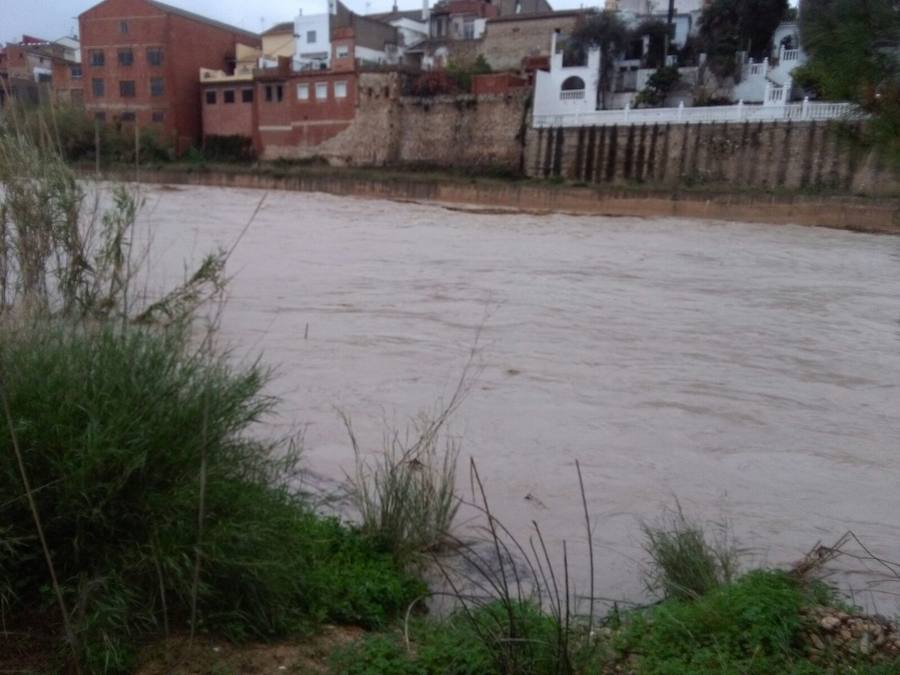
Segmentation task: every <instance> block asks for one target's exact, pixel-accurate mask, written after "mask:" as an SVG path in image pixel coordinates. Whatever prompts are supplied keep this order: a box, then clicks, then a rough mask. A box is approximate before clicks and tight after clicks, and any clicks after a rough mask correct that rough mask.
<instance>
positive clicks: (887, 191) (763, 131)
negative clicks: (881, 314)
mask: <svg viewBox="0 0 900 675" xmlns="http://www.w3.org/2000/svg"><path fill="white" fill-rule="evenodd" d="M858 130H859V127H857V128H856V131H858ZM851 131H852V129H851ZM846 132H847V129H846V127H841V126H839V125H837V124H834V123H823V122H799V123H795V122H786V123H777V122H776V123H773V122H767V123H764V122H758V123H751V122H746V123H743V124H727V123H723V124H680V125H674V124H653V125H629V126H616V125H612V126H604V127H579V128H550V129H529V130H528V137H527V143H526V156H525V169H526V173H527V174H528V175H529V176H534V177H556V176H558V177H563V178H567V179H569V180H574V181H583V182H586V183H597V184H612V185H624V184H630V183H648V184H651V185H658V186H664V187H667V188H675V187H678V186H691V187H694V186H710V187H722V186H724V187H729V186H733V187H739V188H740V189H758V190H805V191H815V190H823V191H828V192H832V193H845V194H859V195H875V196H878V195H888V196H896V195H900V170H898V167H896V166H892V165H890V164H889V163H888V162H887V161H886V160H884V159H883V158H881V157H880V156H879V155H877V154H876V153H862V152H860V151H859V149H858V147H857V146H855V145H854V144H853V143H852V142H850V141H848V140H846V138H845V135H846Z"/></svg>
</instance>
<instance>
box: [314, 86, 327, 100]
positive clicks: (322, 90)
mask: <svg viewBox="0 0 900 675" xmlns="http://www.w3.org/2000/svg"><path fill="white" fill-rule="evenodd" d="M326 98H328V83H327V82H316V100H317V101H324V100H325V99H326Z"/></svg>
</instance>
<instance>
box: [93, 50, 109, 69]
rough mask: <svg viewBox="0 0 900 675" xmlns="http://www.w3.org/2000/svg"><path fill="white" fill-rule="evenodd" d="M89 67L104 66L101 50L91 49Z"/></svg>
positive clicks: (104, 56) (104, 57) (103, 56)
mask: <svg viewBox="0 0 900 675" xmlns="http://www.w3.org/2000/svg"><path fill="white" fill-rule="evenodd" d="M91 65H92V66H105V65H106V55H105V54H104V53H103V50H102V49H92V50H91Z"/></svg>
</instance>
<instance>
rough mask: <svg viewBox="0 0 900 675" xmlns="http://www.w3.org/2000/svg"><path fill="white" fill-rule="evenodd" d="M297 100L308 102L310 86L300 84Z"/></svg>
mask: <svg viewBox="0 0 900 675" xmlns="http://www.w3.org/2000/svg"><path fill="white" fill-rule="evenodd" d="M297 100H298V101H308V100H309V85H308V84H298V85H297Z"/></svg>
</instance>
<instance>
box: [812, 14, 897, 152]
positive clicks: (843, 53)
mask: <svg viewBox="0 0 900 675" xmlns="http://www.w3.org/2000/svg"><path fill="white" fill-rule="evenodd" d="M801 29H802V32H803V45H804V48H805V49H806V51H807V52H808V53H809V54H810V60H809V62H808V63H807V64H806V65H804V66H802V67H801V68H799V69H798V70H797V71H795V81H796V83H797V84H798V85H800V86H802V87H805V88H806V89H808V90H809V91H810V92H811V93H812V94H814V95H816V96H819V97H822V98H826V99H830V100H849V101H854V102H856V103H858V104H859V105H860V106H861V107H862V108H863V110H865V111H867V112H868V113H870V114H871V115H872V116H873V118H874V119H873V120H872V121H871V123H870V124H868V125H867V128H866V131H865V136H864V138H862V139H858V140H861V141H863V142H864V144H865V145H866V146H868V147H874V148H877V149H879V150H880V151H881V152H882V153H883V154H884V155H886V156H887V157H888V158H890V159H891V160H892V161H894V162H895V163H900V5H898V3H896V2H892V0H868V1H867V2H859V1H858V0H806V1H805V2H804V5H803V12H802V13H801Z"/></svg>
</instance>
